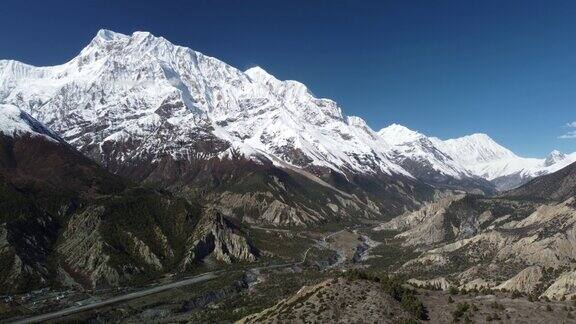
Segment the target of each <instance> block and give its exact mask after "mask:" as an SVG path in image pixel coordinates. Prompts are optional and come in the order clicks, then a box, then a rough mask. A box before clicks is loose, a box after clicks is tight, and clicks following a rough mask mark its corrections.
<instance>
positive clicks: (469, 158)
mask: <svg viewBox="0 0 576 324" xmlns="http://www.w3.org/2000/svg"><path fill="white" fill-rule="evenodd" d="M433 141H434V142H435V143H436V145H438V146H439V147H440V148H441V149H442V151H444V152H445V153H447V154H448V155H450V156H451V157H452V158H453V159H455V160H456V161H459V162H460V163H462V164H463V165H472V164H478V163H487V162H491V161H496V160H502V159H515V158H517V157H518V156H516V154H514V153H513V152H512V151H510V150H509V149H507V148H505V147H503V146H502V145H500V144H498V143H496V142H495V141H494V140H493V139H492V138H491V137H490V136H488V135H486V134H483V133H476V134H472V135H467V136H463V137H460V138H456V139H449V140H445V141H442V140H440V139H437V138H434V139H433Z"/></svg>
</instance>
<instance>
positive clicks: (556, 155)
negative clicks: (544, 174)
mask: <svg viewBox="0 0 576 324" xmlns="http://www.w3.org/2000/svg"><path fill="white" fill-rule="evenodd" d="M564 159H566V154H564V153H562V152H560V151H558V150H553V151H552V152H550V154H548V156H547V157H546V160H545V161H544V165H545V166H547V167H549V166H552V165H554V164H556V163H558V162H560V161H562V160H564Z"/></svg>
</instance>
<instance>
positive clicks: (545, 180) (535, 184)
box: [503, 163, 576, 201]
mask: <svg viewBox="0 0 576 324" xmlns="http://www.w3.org/2000/svg"><path fill="white" fill-rule="evenodd" d="M503 196H505V197H519V198H531V199H543V200H556V201H562V200H565V199H568V198H570V197H574V196H576V163H572V164H571V165H569V166H567V167H565V168H564V169H561V170H559V171H557V172H554V173H552V174H548V175H544V176H541V177H538V178H536V179H533V180H532V181H530V182H528V183H527V184H525V185H523V186H522V187H520V188H516V189H513V190H510V191H508V192H506V193H504V194H503Z"/></svg>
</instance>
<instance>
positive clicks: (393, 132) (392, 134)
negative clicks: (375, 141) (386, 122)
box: [378, 124, 424, 145]
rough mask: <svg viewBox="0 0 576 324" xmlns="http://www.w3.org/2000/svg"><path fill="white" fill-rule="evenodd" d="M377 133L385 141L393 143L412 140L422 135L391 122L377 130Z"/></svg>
mask: <svg viewBox="0 0 576 324" xmlns="http://www.w3.org/2000/svg"><path fill="white" fill-rule="evenodd" d="M378 134H379V135H380V136H381V137H382V138H384V140H385V141H387V142H388V143H390V144H393V145H397V144H402V143H408V142H414V141H416V140H418V139H420V138H422V137H424V135H422V134H420V133H418V132H416V131H413V130H411V129H409V128H407V127H405V126H402V125H399V124H392V125H390V126H388V127H385V128H382V129H381V130H380V131H378Z"/></svg>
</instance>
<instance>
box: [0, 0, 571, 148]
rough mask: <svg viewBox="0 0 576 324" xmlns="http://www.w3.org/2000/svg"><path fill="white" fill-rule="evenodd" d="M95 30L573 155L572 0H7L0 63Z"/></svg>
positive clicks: (427, 129) (44, 59) (33, 58)
mask: <svg viewBox="0 0 576 324" xmlns="http://www.w3.org/2000/svg"><path fill="white" fill-rule="evenodd" d="M100 28H108V29H112V30H115V31H118V32H123V33H131V32H132V31H135V30H146V31H150V32H152V33H153V34H155V35H158V36H164V37H165V38H167V39H168V40H170V41H172V42H173V43H176V44H180V45H185V46H188V47H191V48H193V49H196V50H199V51H201V52H204V53H205V54H208V55H211V56H215V57H218V58H220V59H221V60H224V61H225V62H228V63H230V64H232V65H234V66H236V67H238V68H241V69H245V68H248V67H251V66H254V65H260V66H262V67H263V68H265V69H266V70H268V71H269V72H270V73H272V74H274V75H276V76H277V77H279V78H281V79H295V80H299V81H301V82H303V83H305V84H307V85H308V86H309V88H310V89H311V90H312V91H313V92H314V93H315V94H316V95H318V96H322V97H328V98H332V99H334V100H336V101H338V102H339V103H340V105H341V106H342V107H343V109H344V112H345V113H346V114H348V115H358V116H361V117H363V118H364V119H366V120H367V121H368V123H369V124H370V125H371V126H372V127H373V128H374V129H376V130H377V129H380V128H381V127H383V126H386V125H388V124H390V123H393V122H396V123H401V124H404V125H406V126H408V127H410V128H412V129H416V130H420V131H421V132H424V133H426V134H428V135H435V136H438V137H441V138H448V137H456V136H461V135H464V134H468V133H473V132H484V133H487V134H489V135H490V136H492V137H493V138H494V139H496V140H497V141H499V142H501V143H502V144H504V145H505V146H508V147H510V148H511V149H512V150H514V151H516V152H517V153H519V154H522V155H526V156H543V155H545V154H547V153H548V152H549V151H550V150H552V149H553V148H558V149H561V150H563V151H568V152H572V151H576V139H559V137H560V136H561V135H563V134H566V133H569V132H570V131H571V129H570V128H569V127H567V126H566V124H567V123H569V122H574V121H576V91H575V90H576V1H550V0H548V1H530V0H524V1H500V0H495V1H490V0H483V1H462V0H454V1H440V0H439V1H427V0H421V1H411V0H398V1H374V2H369V1H365V2H362V1H338V0H332V1H296V0H290V1H288V0H285V1H271V0H268V1H251V0H242V1H240V0H236V1H235V0H220V1H143V0H140V1H130V2H129V1H86V0H82V1H78V0H77V1H58V0H51V1H27V0H18V1H12V0H3V1H2V4H1V6H0V58H9V59H16V60H21V61H24V62H27V63H31V64H34V65H49V64H57V63H62V62H64V61H66V60H68V59H70V58H72V57H73V56H75V55H76V53H78V52H79V51H80V49H81V48H82V47H83V46H85V45H86V44H87V43H88V42H89V41H90V39H91V38H92V37H93V36H94V35H95V33H96V31H97V30H98V29H100ZM572 130H576V128H573V129H572Z"/></svg>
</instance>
